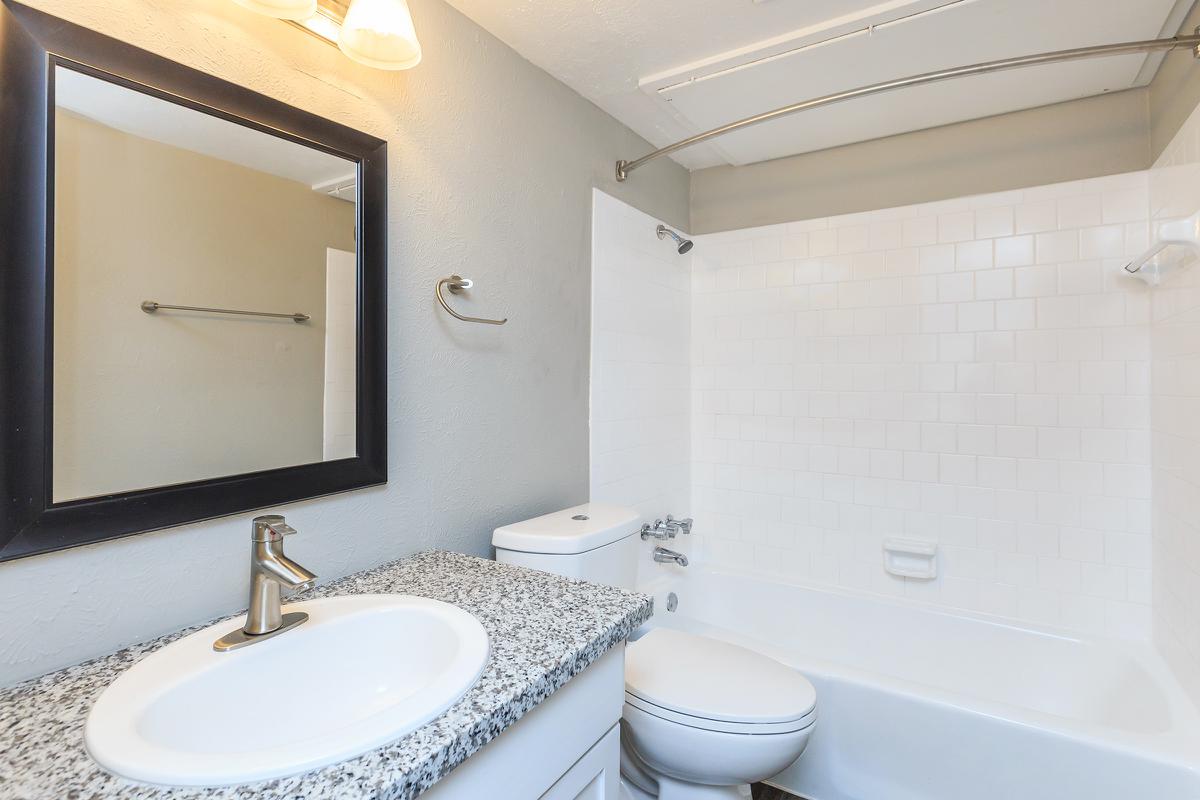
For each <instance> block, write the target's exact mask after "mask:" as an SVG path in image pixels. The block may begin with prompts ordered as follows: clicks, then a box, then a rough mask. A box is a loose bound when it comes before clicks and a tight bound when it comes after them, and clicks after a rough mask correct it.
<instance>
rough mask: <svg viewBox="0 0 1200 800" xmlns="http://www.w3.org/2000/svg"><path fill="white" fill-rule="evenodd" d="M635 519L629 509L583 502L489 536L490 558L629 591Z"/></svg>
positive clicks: (635, 540) (634, 567)
mask: <svg viewBox="0 0 1200 800" xmlns="http://www.w3.org/2000/svg"><path fill="white" fill-rule="evenodd" d="M640 529H641V518H640V517H639V516H638V513H637V512H636V511H634V510H633V509H632V508H624V507H622V506H613V505H608V504H606V503H584V504H583V505H581V506H575V507H573V508H568V509H565V510H563V511H555V512H554V513H552V514H544V515H543V516H540V517H534V518H533V519H527V520H525V521H524V522H514V523H513V524H511V525H505V526H504V527H502V528H496V530H495V531H494V532H493V533H492V544H493V545H494V546H495V548H496V560H497V561H500V562H503V563H505V564H517V565H519V566H522V567H529V568H531V569H540V570H542V571H543V572H553V573H555V574H558V575H565V576H567V577H569V578H579V579H580V580H585V581H592V582H594V583H604V584H608V585H610V586H619V587H620V588H622V589H632V588H633V585H634V581H635V580H636V578H637V554H638V547H637V545H638V543H639V541H638V537H637V535H636V534H637V533H638V531H639V530H640Z"/></svg>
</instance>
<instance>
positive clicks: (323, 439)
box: [51, 66, 358, 503]
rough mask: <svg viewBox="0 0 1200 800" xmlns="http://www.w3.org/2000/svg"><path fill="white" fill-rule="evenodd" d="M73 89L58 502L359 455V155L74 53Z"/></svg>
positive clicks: (58, 315) (58, 134)
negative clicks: (125, 79)
mask: <svg viewBox="0 0 1200 800" xmlns="http://www.w3.org/2000/svg"><path fill="white" fill-rule="evenodd" d="M54 98H55V106H56V107H55V114H54V128H53V152H54V158H53V171H54V172H53V174H54V180H53V191H54V201H53V220H54V229H53V262H52V263H53V273H52V280H53V293H52V298H53V392H52V398H53V402H52V408H53V431H52V470H51V473H52V491H51V494H52V499H53V502H55V503H62V502H68V501H72V500H80V499H84V498H95V497H100V496H105V495H112V494H119V493H124V492H132V491H137V490H142V489H149V488H153V487H160V486H171V485H176V484H181V483H187V482H191V481H201V480H210V479H213V478H220V477H226V476H233V475H244V474H247V473H254V472H260V471H263V470H272V469H277V468H280V467H288V466H296V465H301V464H310V463H315V462H321V461H331V460H338V459H345V458H354V457H355V455H356V448H355V440H356V418H355V409H356V380H357V371H356V352H357V351H356V331H357V308H358V302H357V298H358V286H357V280H358V266H357V265H358V258H357V256H356V244H355V225H356V219H357V217H356V195H357V186H356V183H357V166H358V165H357V163H356V162H354V161H351V160H348V159H345V158H341V157H339V156H336V155H332V154H330V153H328V152H325V151H324V150H321V149H317V148H315V147H309V146H306V145H303V144H299V143H297V142H295V141H293V140H291V139H286V138H283V137H279V136H274V135H271V134H269V133H265V132H262V131H260V130H257V129H255V128H251V127H247V126H244V125H240V124H237V123H234V122H231V121H228V120H225V119H222V118H220V117H218V116H215V115H212V114H208V113H204V112H201V111H198V110H195V109H192V108H189V107H187V106H184V105H178V104H175V103H172V102H168V101H166V100H163V99H160V98H158V97H155V96H152V95H149V94H144V93H141V92H138V91H135V90H133V89H129V88H126V87H124V86H119V85H117V84H114V83H110V82H108V81H104V80H101V79H98V78H95V77H92V76H90V75H86V74H83V73H81V72H77V71H74V70H71V69H67V68H64V67H62V66H56V67H55V72H54ZM155 304H157V305H155ZM168 306H186V307H189V309H191V310H188V309H178V308H169V307H168ZM233 312H254V313H233ZM270 315H276V316H270Z"/></svg>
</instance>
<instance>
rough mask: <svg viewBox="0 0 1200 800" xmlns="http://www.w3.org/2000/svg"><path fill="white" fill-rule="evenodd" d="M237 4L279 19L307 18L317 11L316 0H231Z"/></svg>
mask: <svg viewBox="0 0 1200 800" xmlns="http://www.w3.org/2000/svg"><path fill="white" fill-rule="evenodd" d="M233 2H235V3H237V4H238V5H239V6H242V7H243V8H248V9H250V10H251V11H257V12H258V13H259V14H266V15H267V16H268V17H278V18H279V19H307V18H308V17H311V16H312V15H313V14H315V13H317V0H233Z"/></svg>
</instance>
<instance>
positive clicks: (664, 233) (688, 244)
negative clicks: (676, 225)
mask: <svg viewBox="0 0 1200 800" xmlns="http://www.w3.org/2000/svg"><path fill="white" fill-rule="evenodd" d="M654 232H655V233H657V234H658V238H659V239H665V238H667V237H668V236H670V237H671V238H672V239H673V240H675V244H677V245H679V247H678V250H679V255H683V254H684V253H686V252H687V251H689V250H691V249H692V240H691V239H685V238H683V237H682V236H680V235H679V234H678V233H676V232H675V231H673V230H671V229H670V228H668V227H667V226H666V225H659V226H658V227H657V228H655V230H654Z"/></svg>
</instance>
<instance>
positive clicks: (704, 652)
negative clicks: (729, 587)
mask: <svg viewBox="0 0 1200 800" xmlns="http://www.w3.org/2000/svg"><path fill="white" fill-rule="evenodd" d="M625 691H626V692H628V693H629V694H630V695H633V696H634V697H636V698H640V699H642V700H645V701H647V702H649V703H653V704H654V705H656V706H659V707H662V708H666V709H669V710H671V711H675V712H678V713H680V714H686V715H688V716H692V717H700V718H703V719H710V720H721V721H725V722H734V723H756V724H762V723H775V722H791V721H793V720H799V719H802V718H804V717H806V716H808V715H809V714H810V713H811V712H812V710H813V709H814V708H815V707H816V704H817V691H816V689H814V688H813V685H812V684H811V683H809V682H808V681H807V680H806V679H805V677H804V676H803V675H801V674H800V673H799V672H797V671H796V670H794V669H792V668H791V667H787V666H785V665H783V664H780V663H779V662H778V661H776V660H775V659H773V658H768V657H767V656H764V655H762V654H761V653H756V652H754V651H753V650H747V649H746V648H744V647H738V646H737V645H733V644H728V643H726V642H721V641H718V640H716V639H710V638H708V637H706V636H696V635H694V634H690V633H684V632H683V631H676V630H671V629H669V628H655V629H654V630H652V631H650V632H649V633H647V634H646V635H645V636H643V637H642V638H640V639H638V640H637V641H636V642H631V643H630V644H629V645H628V646H627V647H626V648H625Z"/></svg>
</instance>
